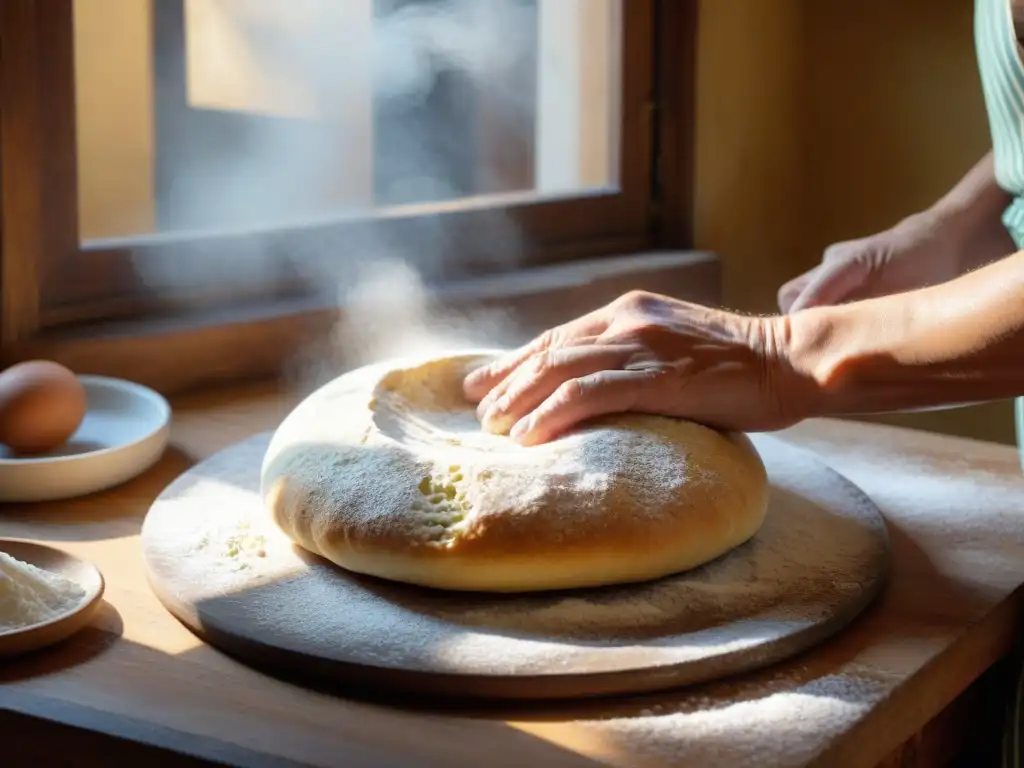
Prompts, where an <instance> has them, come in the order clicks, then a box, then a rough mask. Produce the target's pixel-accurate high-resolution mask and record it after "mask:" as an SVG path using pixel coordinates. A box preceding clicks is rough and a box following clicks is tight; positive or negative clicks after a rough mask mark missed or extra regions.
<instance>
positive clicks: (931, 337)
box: [780, 252, 1024, 416]
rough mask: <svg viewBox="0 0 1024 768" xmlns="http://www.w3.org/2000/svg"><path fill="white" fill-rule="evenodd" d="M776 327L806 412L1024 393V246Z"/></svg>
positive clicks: (948, 402)
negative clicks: (942, 278)
mask: <svg viewBox="0 0 1024 768" xmlns="http://www.w3.org/2000/svg"><path fill="white" fill-rule="evenodd" d="M780 333H781V334H782V335H784V341H783V346H784V347H785V348H786V349H787V350H788V352H787V355H788V359H789V360H790V361H791V362H792V365H793V367H794V370H795V371H796V372H798V378H799V377H803V378H805V380H806V381H808V382H811V383H812V385H811V386H810V387H808V388H807V389H806V391H805V395H804V396H805V397H807V398H809V399H808V403H807V409H808V413H807V415H808V416H836V415H846V414H858V413H872V412H881V411H893V410H903V409H909V408H924V407H930V406H949V405H958V404H963V403H971V402H979V401H985V400H995V399H1001V398H1006V397H1013V396H1016V395H1021V394H1024V252H1018V253H1015V254H1013V255H1011V256H1009V257H1006V258H1004V259H1001V260H999V261H996V262H994V263H992V264H989V265H987V266H985V267H982V268H980V269H978V270H976V271H974V272H970V273H968V274H965V275H963V276H961V277H959V278H956V279H955V280H952V281H949V282H946V283H943V284H940V285H935V286H931V287H928V288H923V289H920V290H917V291H911V292H908V293H903V294H899V295H895V296H887V297H882V298H877V299H868V300H865V301H859V302H854V303H852V304H846V305H841V306H834V307H819V308H813V309H808V310H805V311H803V312H799V313H797V314H795V315H792V316H790V317H788V318H785V321H784V324H783V326H782V329H781V330H780Z"/></svg>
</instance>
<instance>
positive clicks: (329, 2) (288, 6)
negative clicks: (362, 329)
mask: <svg viewBox="0 0 1024 768" xmlns="http://www.w3.org/2000/svg"><path fill="white" fill-rule="evenodd" d="M695 6H696V1H695V0H679V2H676V1H675V0H662V1H661V2H658V1H656V0H489V1H488V2H487V3H478V2H475V0H287V2H286V1H285V0H262V1H261V2H251V0H133V2H130V3H127V2H124V0H46V1H45V2H40V1H39V0H4V2H3V3H2V4H0V216H2V230H0V232H2V252H0V254H2V271H0V298H2V314H0V343H2V346H3V354H4V360H6V361H10V360H14V359H20V358H24V357H27V356H33V355H46V356H48V357H52V358H54V359H61V360H64V361H67V362H68V363H69V364H71V365H73V366H75V367H76V368H77V369H78V370H93V371H97V372H105V373H112V374H114V375H130V376H132V377H133V378H136V379H139V380H145V381H147V382H149V383H153V384H155V385H157V386H159V387H160V388H161V389H164V390H173V389H176V388H179V387H182V386H187V385H188V384H191V383H195V381H194V380H197V377H198V376H200V375H199V374H189V373H184V372H182V369H183V368H196V367H201V368H203V369H204V370H206V371H207V373H206V374H205V376H206V377H207V378H217V377H230V376H236V375H237V376H242V375H249V374H257V373H266V372H270V371H273V370H276V369H278V368H279V367H280V364H281V362H282V360H283V359H284V357H283V356H284V354H285V352H284V351H282V348H284V349H286V348H287V347H288V346H289V345H290V344H292V343H293V342H294V341H295V340H296V339H298V338H299V336H300V335H301V334H304V333H306V332H307V331H308V329H309V328H310V327H312V326H311V324H312V325H313V326H315V325H316V324H317V323H319V322H332V320H331V319H330V318H333V317H334V315H335V314H336V310H337V305H338V300H339V291H342V292H343V290H344V288H345V286H346V285H347V284H348V283H349V282H350V281H351V280H352V279H354V278H353V275H354V274H355V270H357V269H358V268H360V267H361V266H362V267H365V266H366V265H367V264H374V263H377V262H383V261H387V260H398V261H400V262H403V263H408V264H411V265H412V266H413V267H414V268H415V270H416V271H417V272H418V273H419V274H420V275H422V278H423V279H424V280H426V281H428V282H431V283H450V282H451V281H453V280H462V281H472V280H473V279H476V278H478V277H481V276H490V277H492V278H493V277H494V276H495V275H502V274H505V273H510V272H513V271H514V272H516V273H517V274H520V273H521V272H522V270H524V269H527V268H534V267H538V266H541V265H550V264H554V263H560V262H564V263H568V262H574V261H575V260H579V259H583V258H595V257H611V256H615V255H622V254H629V253H635V252H638V251H645V250H651V249H655V248H664V247H675V248H680V247H687V246H688V245H689V242H688V235H687V233H688V231H689V218H688V217H689V211H688V200H689V194H688V187H689V184H690V180H691V179H690V176H691V174H690V159H689V153H690V149H691V148H690V143H691V142H690V136H689V123H690V121H689V115H690V110H691V109H692V104H691V91H692V87H693V61H692V49H693V37H694V28H695V21H696V19H695V16H696V11H695ZM609 263H610V262H609ZM464 284H466V285H469V284H471V283H464ZM341 305H342V310H343V309H344V301H342V302H341ZM172 351H173V355H172ZM168 356H172V357H173V361H172V360H169V359H166V358H168ZM161 360H163V362H161ZM147 365H148V366H150V368H149V370H148V372H146V371H144V370H143V368H144V366H147ZM152 366H156V368H153V367H152ZM153 370H159V371H162V372H160V373H158V374H154V373H152V371H153Z"/></svg>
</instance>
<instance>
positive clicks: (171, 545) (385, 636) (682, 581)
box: [142, 435, 887, 675]
mask: <svg viewBox="0 0 1024 768" xmlns="http://www.w3.org/2000/svg"><path fill="white" fill-rule="evenodd" d="M766 439H767V440H768V444H766V445H765V447H764V449H763V450H762V455H764V456H765V458H766V464H767V466H768V468H769V473H770V475H771V477H772V479H773V491H772V497H771V500H770V503H769V511H768V515H767V517H766V520H765V524H764V526H763V527H762V528H761V530H760V531H759V532H758V534H757V535H756V536H755V537H754V539H753V540H751V541H749V542H747V543H746V544H744V545H742V546H740V547H739V548H737V549H735V550H733V551H732V552H730V553H729V554H727V555H725V556H723V557H721V558H719V559H718V560H716V561H713V562H711V563H708V564H706V565H705V566H703V567H701V568H698V569H695V570H692V571H689V572H687V573H683V574H679V575H677V576H672V577H669V578H665V579H660V580H657V581H653V582H649V583H646V584H638V585H633V586H626V587H614V588H612V587H609V588H602V589H586V590H575V591H567V592H562V593H537V594H532V595H529V594H528V595H483V596H482V595H475V594H471V593H449V592H442V591H435V590H426V589H418V588H413V587H408V586H406V585H402V584H397V583H393V582H386V581H383V580H378V579H372V578H368V577H360V576H357V575H354V574H350V573H347V572H345V571H343V570H342V569H340V568H338V567H336V566H334V565H333V564H331V563H329V562H327V561H325V560H323V559H321V558H319V557H315V556H313V555H311V554H309V553H307V552H304V551H302V550H301V549H299V548H297V547H295V546H293V545H292V544H291V542H290V541H289V540H288V538H287V537H286V536H285V535H284V534H283V533H281V532H280V531H279V530H278V529H277V528H276V527H275V526H274V525H273V524H272V522H271V521H270V520H269V515H268V514H267V513H266V511H265V508H264V506H263V503H262V500H261V498H260V494H259V491H258V489H259V466H260V459H261V457H262V455H263V452H264V450H265V449H266V445H267V440H268V436H266V435H261V436H257V437H255V438H253V439H251V440H249V441H247V442H246V443H242V444H240V445H236V446H233V447H231V448H229V449H227V450H225V451H224V452H222V453H220V454H217V455H215V456H213V457H211V458H210V459H207V460H206V461H205V462H203V463H202V464H200V465H199V466H198V467H196V468H194V469H193V470H191V471H190V472H188V473H186V474H185V475H183V476H182V477H181V478H179V479H178V480H177V481H175V483H174V484H172V485H171V486H170V487H169V488H168V489H167V491H165V493H164V494H163V495H162V496H161V498H160V499H159V500H158V501H157V502H156V503H155V504H154V506H153V508H152V510H151V511H150V513H149V515H148V516H147V518H146V521H145V524H144V527H143V531H142V541H143V548H144V553H145V557H146V560H147V564H148V566H149V568H150V570H151V572H152V573H154V575H155V578H156V579H157V580H158V581H159V582H161V583H162V584H163V585H164V587H165V589H169V590H171V591H173V592H174V593H176V594H178V595H179V596H181V597H182V598H183V599H186V600H187V601H189V602H191V603H193V604H195V605H196V606H197V607H198V610H200V611H201V612H207V613H210V614H215V615H218V616H219V620H220V621H221V623H222V624H223V623H224V622H230V621H244V622H245V624H246V626H250V627H251V626H253V625H256V626H258V627H259V628H260V631H261V633H263V634H264V635H266V636H267V637H273V638H276V641H278V642H283V643H286V644H287V643H292V642H301V643H302V645H303V647H304V648H305V649H307V652H309V653H312V654H317V655H322V656H324V657H326V658H342V657H349V658H357V659H359V660H360V662H361V663H372V664H377V665H380V666H385V667H398V668H404V669H428V670H434V671H439V672H449V673H457V674H459V673H461V674H487V675H494V674H554V673H573V672H581V671H586V672H599V671H601V670H614V669H619V668H621V667H622V665H623V664H627V665H628V664H631V663H635V661H636V658H637V655H636V654H637V652H638V650H644V651H645V652H649V653H650V654H653V655H652V656H650V657H649V658H652V659H657V660H658V661H659V662H665V661H669V660H671V661H674V662H679V663H685V662H689V661H694V662H695V661H698V660H700V659H705V658H712V657H716V656H721V655H722V654H724V653H727V652H730V651H740V650H744V649H751V650H753V649H761V650H760V651H758V653H762V652H763V658H764V661H765V663H767V662H768V661H770V659H771V658H772V652H771V650H770V649H771V648H772V647H773V644H774V643H776V642H777V641H779V640H780V639H782V638H791V637H793V636H795V635H797V634H799V633H802V632H805V631H806V630H808V629H809V628H812V627H813V626H815V625H816V624H817V623H818V622H820V621H822V620H826V619H829V618H831V617H834V616H836V615H837V614H842V613H843V612H844V611H845V612H850V611H851V608H853V609H855V608H856V607H857V606H859V605H861V604H862V603H863V601H864V599H865V595H867V594H868V593H870V592H871V591H872V590H873V589H874V588H875V587H876V586H877V584H878V580H879V578H881V576H882V575H883V573H884V571H885V567H886V559H887V544H886V537H885V531H884V524H883V522H882V520H881V518H880V517H879V516H878V513H877V510H875V509H874V507H873V506H872V505H871V504H870V502H868V501H867V499H866V498H865V497H864V496H863V495H862V494H860V493H859V492H858V491H857V489H856V488H854V487H853V486H851V485H849V484H848V483H846V482H845V481H843V480H841V478H838V477H837V476H832V475H831V474H830V473H828V471H827V470H823V468H822V466H821V465H820V464H819V463H818V462H817V461H815V459H814V458H813V457H812V456H810V455H809V454H806V453H804V452H801V451H799V450H798V449H793V448H789V447H788V446H786V445H785V444H783V443H780V442H778V441H775V440H771V439H770V438H766ZM759 440H760V439H759ZM823 471H824V472H825V478H824V480H823V476H822V472H823ZM826 501H827V502H828V503H827V505H826V504H824V502H826ZM240 531H241V532H244V535H245V538H246V540H257V541H258V542H259V544H258V546H255V547H250V548H248V549H243V550H240V552H239V554H238V555H237V556H234V557H233V556H231V555H230V554H229V552H230V551H231V550H232V549H233V545H232V542H233V541H235V539H236V538H237V537H238V535H239V532H240ZM253 537H258V538H256V539H253ZM260 552H262V556H260V554H259V553H260ZM239 558H242V559H244V562H245V564H246V567H245V568H239V566H238V560H239ZM798 647H799V643H794V644H793V645H792V646H791V647H790V649H789V650H786V651H780V652H785V653H787V654H788V653H792V652H794V651H795V650H796V649H798Z"/></svg>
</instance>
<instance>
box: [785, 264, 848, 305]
mask: <svg viewBox="0 0 1024 768" xmlns="http://www.w3.org/2000/svg"><path fill="white" fill-rule="evenodd" d="M862 282H863V270H862V269H861V268H860V266H859V262H856V261H846V262H842V263H839V264H836V265H834V266H824V267H822V268H820V270H819V271H816V272H815V273H814V274H813V275H812V277H811V279H810V280H809V281H808V283H807V285H806V286H804V288H803V290H802V291H801V292H800V294H799V295H798V296H797V297H796V298H795V299H794V300H793V303H792V304H791V305H790V307H789V312H791V313H792V312H799V311H800V310H801V309H807V308H808V307H821V306H828V305H830V304H839V303H840V302H841V301H842V300H843V299H845V298H846V296H847V295H848V294H850V293H851V292H852V291H854V290H856V288H857V287H858V286H859V285H860V284H861V283H862Z"/></svg>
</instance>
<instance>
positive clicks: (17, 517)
mask: <svg viewBox="0 0 1024 768" xmlns="http://www.w3.org/2000/svg"><path fill="white" fill-rule="evenodd" d="M194 464H195V460H194V459H193V458H192V457H190V456H188V455H186V454H185V453H184V452H183V451H181V450H179V449H178V448H175V447H173V446H169V447H168V448H167V450H166V451H165V452H164V454H163V456H162V457H161V458H160V460H159V461H158V462H157V463H156V464H154V465H153V466H152V467H150V468H149V469H148V470H147V471H145V472H143V473H142V474H141V475H139V476H138V477H136V478H134V479H132V480H129V481H128V482H126V483H123V484H121V485H119V486H117V487H115V488H110V489H108V490H106V491H101V492H98V493H93V494H89V495H88V496H81V497H78V498H75V499H66V500H62V501H53V502H36V503H31V504H27V503H26V504H0V527H2V529H3V533H4V535H5V536H10V537H13V538H18V537H25V538H31V539H33V540H36V541H49V542H60V541H104V540H108V539H109V540H112V539H120V538H124V537H125V536H134V535H136V534H137V533H138V532H139V527H140V526H141V525H142V520H143V519H144V518H145V516H146V512H147V511H148V510H149V507H150V505H151V504H152V503H153V501H154V500H155V499H156V498H157V497H158V496H159V495H160V493H161V492H162V491H163V490H164V488H166V487H167V485H168V484H169V483H171V482H172V481H173V480H175V479H176V478H177V477H178V476H179V475H181V474H182V473H183V472H185V471H186V470H188V469H189V468H191V467H192V466H193V465H194Z"/></svg>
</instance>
